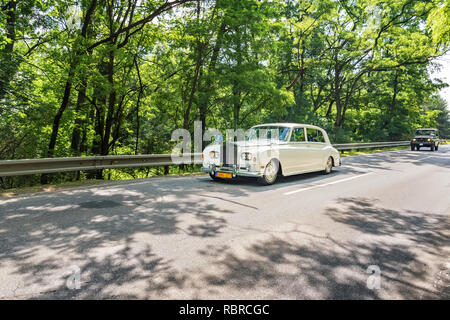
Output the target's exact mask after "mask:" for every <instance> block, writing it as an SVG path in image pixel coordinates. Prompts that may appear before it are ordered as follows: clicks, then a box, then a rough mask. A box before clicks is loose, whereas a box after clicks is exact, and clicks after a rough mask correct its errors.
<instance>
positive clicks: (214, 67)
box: [0, 0, 450, 186]
mask: <svg viewBox="0 0 450 320" xmlns="http://www.w3.org/2000/svg"><path fill="white" fill-rule="evenodd" d="M0 3H1V4H0V9H1V11H0V158H1V159H17V158H36V157H42V156H46V155H48V156H73V155H81V156H83V155H98V154H133V153H137V154H139V153H167V152H170V150H171V148H172V147H173V145H174V142H173V141H170V138H171V133H172V131H173V130H174V129H176V128H181V127H182V128H185V129H188V130H190V131H193V124H194V121H198V120H201V121H203V122H204V125H205V127H215V128H217V129H220V130H224V129H227V128H233V127H235V128H249V127H250V126H252V125H255V124H259V123H263V122H278V121H286V122H303V123H311V124H316V125H319V126H321V127H323V128H325V129H326V130H327V131H328V132H329V134H330V137H331V140H332V141H333V142H353V141H376V140H378V141H381V140H397V139H407V138H408V137H409V136H410V134H411V133H412V132H413V130H414V129H415V128H417V127H420V126H427V127H438V128H439V129H440V130H441V132H442V133H443V134H444V135H446V136H447V137H449V136H450V132H449V130H450V129H449V112H448V109H447V106H446V105H445V102H444V101H443V100H442V99H440V98H439V97H438V96H437V92H438V91H439V89H441V88H442V87H443V86H445V84H443V83H442V82H440V81H439V80H435V81H432V80H431V79H430V76H429V74H428V70H429V69H430V68H431V67H433V64H434V62H433V59H434V58H436V57H439V56H441V55H443V54H444V53H445V52H446V51H447V50H448V45H449V23H448V21H449V1H448V0H435V1H426V2H423V1H411V0H388V1H386V0H383V1H382V0H369V1H363V0H339V1H337V0H320V1H318V0H313V1H292V0H272V1H270V0H261V1H260V0H184V1H182V0H180V1H170V2H166V1H162V0H148V1H137V0H131V1H128V0H112V1H105V0H71V1H45V0H27V1H14V0H3V1H1V2H0ZM150 18H153V19H150ZM53 138H54V141H53V142H54V143H52V139H53ZM173 170H175V171H176V170H178V169H177V168H171V173H173V172H174V171H173ZM184 170H186V169H184ZM163 173H164V171H163V170H162V169H151V170H150V169H126V170H104V171H103V172H94V173H92V172H87V173H81V175H80V176H77V175H76V174H74V173H71V174H60V175H54V176H52V179H53V180H54V181H57V180H60V181H63V180H72V179H75V178H82V179H84V178H95V177H97V178H109V179H123V178H139V177H146V176H152V175H157V174H163ZM39 179H40V177H38V176H34V177H23V178H20V179H9V180H7V182H6V184H7V185H8V186H14V185H22V184H24V185H25V184H29V185H31V184H34V183H37V182H38V181H39Z"/></svg>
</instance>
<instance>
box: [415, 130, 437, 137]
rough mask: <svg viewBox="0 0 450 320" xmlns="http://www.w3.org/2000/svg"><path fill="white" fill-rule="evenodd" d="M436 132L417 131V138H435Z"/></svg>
mask: <svg viewBox="0 0 450 320" xmlns="http://www.w3.org/2000/svg"><path fill="white" fill-rule="evenodd" d="M435 134H436V131H434V130H421V129H419V130H416V136H434V135H435Z"/></svg>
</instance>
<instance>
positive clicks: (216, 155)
mask: <svg viewBox="0 0 450 320" xmlns="http://www.w3.org/2000/svg"><path fill="white" fill-rule="evenodd" d="M209 157H210V158H214V159H215V158H218V157H219V152H217V151H210V152H209Z"/></svg>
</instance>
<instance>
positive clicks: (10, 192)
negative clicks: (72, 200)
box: [0, 169, 204, 198]
mask: <svg viewBox="0 0 450 320" xmlns="http://www.w3.org/2000/svg"><path fill="white" fill-rule="evenodd" d="M194 170H195V169H193V171H189V172H178V173H169V174H167V175H153V176H149V177H139V178H135V179H130V177H127V178H126V177H124V178H122V179H113V180H106V179H105V180H98V179H82V180H78V181H65V182H59V183H51V184H46V185H34V186H27V187H18V188H10V189H4V190H0V198H2V197H13V196H20V195H26V194H32V193H37V192H53V191H59V190H69V189H73V188H78V187H85V186H95V185H102V184H109V183H111V182H114V181H124V180H138V179H152V178H161V177H184V176H196V175H202V174H204V173H203V172H201V171H194Z"/></svg>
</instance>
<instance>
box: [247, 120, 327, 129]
mask: <svg viewBox="0 0 450 320" xmlns="http://www.w3.org/2000/svg"><path fill="white" fill-rule="evenodd" d="M265 126H283V127H290V128H292V127H306V128H312V129H319V130H324V129H323V128H320V127H318V126H314V125H312V124H305V123H293V122H277V123H263V124H258V125H256V126H253V127H252V128H257V127H265Z"/></svg>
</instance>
